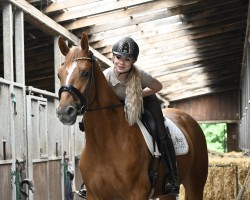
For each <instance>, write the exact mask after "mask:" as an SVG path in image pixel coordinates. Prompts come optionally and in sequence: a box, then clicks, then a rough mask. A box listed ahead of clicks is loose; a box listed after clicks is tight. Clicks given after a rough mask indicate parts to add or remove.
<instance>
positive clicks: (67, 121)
mask: <svg viewBox="0 0 250 200" xmlns="http://www.w3.org/2000/svg"><path fill="white" fill-rule="evenodd" d="M56 115H57V117H58V118H59V120H60V121H61V122H62V123H63V124H64V125H73V124H74V123H75V122H76V118H77V109H76V108H75V107H73V106H71V105H69V106H64V107H61V106H59V107H58V108H57V109H56Z"/></svg>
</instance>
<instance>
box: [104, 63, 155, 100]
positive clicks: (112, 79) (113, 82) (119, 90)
mask: <svg viewBox="0 0 250 200" xmlns="http://www.w3.org/2000/svg"><path fill="white" fill-rule="evenodd" d="M140 72H141V85H142V89H144V88H146V87H148V86H149V85H150V84H151V83H152V81H153V77H152V76H151V74H149V73H147V72H145V71H143V70H140ZM103 73H104V76H105V77H106V79H107V81H108V83H109V84H110V86H111V87H112V88H113V90H114V92H115V93H116V95H117V96H118V98H119V99H120V100H121V101H123V100H125V97H126V93H125V92H126V83H121V82H120V81H119V80H118V79H117V77H116V75H115V72H114V67H110V68H108V69H106V70H104V72H103Z"/></svg>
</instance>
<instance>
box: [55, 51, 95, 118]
mask: <svg viewBox="0 0 250 200" xmlns="http://www.w3.org/2000/svg"><path fill="white" fill-rule="evenodd" d="M78 60H89V61H90V62H91V63H92V68H91V73H90V78H89V79H90V80H89V82H88V85H87V87H86V89H85V90H84V92H83V93H81V92H80V91H79V90H78V89H76V88H75V87H74V86H73V85H63V86H61V88H60V89H59V91H58V96H59V100H60V99H61V95H62V93H63V92H69V93H70V94H71V95H72V96H73V97H74V99H76V98H78V99H79V100H80V101H81V105H79V104H77V108H78V110H77V114H78V115H81V114H83V112H84V111H86V110H87V109H88V107H89V98H88V97H89V95H90V92H91V89H92V86H93V83H94V67H95V65H94V62H95V59H94V55H93V53H92V52H91V51H89V57H80V58H76V59H74V60H73V61H74V62H76V61H78Z"/></svg>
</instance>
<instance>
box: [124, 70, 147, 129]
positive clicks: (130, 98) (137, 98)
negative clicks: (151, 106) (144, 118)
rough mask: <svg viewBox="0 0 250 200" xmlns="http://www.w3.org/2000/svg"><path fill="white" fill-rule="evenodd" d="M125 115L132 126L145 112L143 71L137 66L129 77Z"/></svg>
mask: <svg viewBox="0 0 250 200" xmlns="http://www.w3.org/2000/svg"><path fill="white" fill-rule="evenodd" d="M124 108H125V113H126V118H127V121H128V123H129V125H130V126H132V125H133V124H135V123H136V121H137V119H139V118H140V117H141V114H142V112H143V98H142V86H141V71H140V70H139V69H137V68H136V67H135V66H133V67H132V68H131V71H130V72H129V74H128V76H127V87H126V98H125V107H124Z"/></svg>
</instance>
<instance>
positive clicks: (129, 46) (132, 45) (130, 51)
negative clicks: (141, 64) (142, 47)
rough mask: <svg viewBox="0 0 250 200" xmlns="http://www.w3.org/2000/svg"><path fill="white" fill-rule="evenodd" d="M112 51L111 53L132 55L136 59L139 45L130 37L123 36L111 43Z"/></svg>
mask: <svg viewBox="0 0 250 200" xmlns="http://www.w3.org/2000/svg"><path fill="white" fill-rule="evenodd" d="M112 52H113V54H116V55H121V56H133V57H134V58H135V60H137V57H138V55H139V47H138V44H137V43H136V42H135V41H134V40H133V39H132V38H130V37H125V38H122V39H121V40H119V41H118V42H116V43H115V44H114V45H113V48H112Z"/></svg>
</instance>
